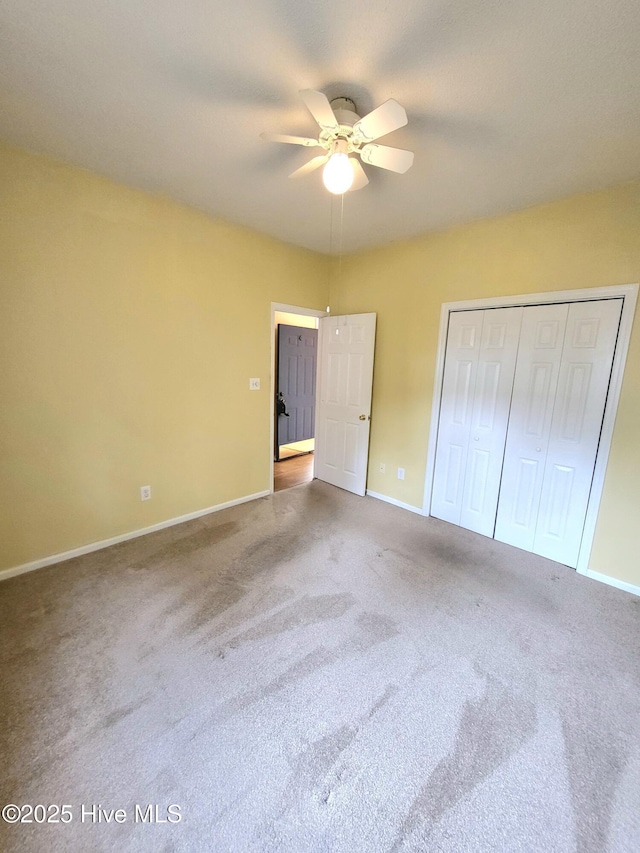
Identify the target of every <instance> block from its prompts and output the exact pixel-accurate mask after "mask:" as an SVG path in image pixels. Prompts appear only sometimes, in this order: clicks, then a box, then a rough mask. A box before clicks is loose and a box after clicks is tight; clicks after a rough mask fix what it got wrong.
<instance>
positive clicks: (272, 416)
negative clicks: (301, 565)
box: [269, 302, 328, 494]
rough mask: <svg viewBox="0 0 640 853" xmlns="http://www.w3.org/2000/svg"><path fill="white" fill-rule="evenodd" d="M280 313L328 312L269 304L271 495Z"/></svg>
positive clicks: (319, 314)
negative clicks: (277, 322) (277, 340)
mask: <svg viewBox="0 0 640 853" xmlns="http://www.w3.org/2000/svg"><path fill="white" fill-rule="evenodd" d="M277 311H281V312H283V313H284V314H299V315H300V316H301V317H318V319H319V318H321V317H327V316H328V311H320V310H319V309H318V308H302V307H301V306H300V305H288V304H286V303H284V302H272V303H271V312H270V318H271V325H270V327H269V328H270V334H271V370H270V374H271V381H270V382H269V424H270V427H269V493H270V494H273V466H274V464H275V463H274V461H273V448H274V442H275V438H276V434H275V423H276V405H275V396H276V336H275V328H276V312H277ZM316 370H317V368H316ZM317 381H318V377H317V376H316V386H317ZM313 431H314V434H315V424H314V425H313Z"/></svg>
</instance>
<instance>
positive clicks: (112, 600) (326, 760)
mask: <svg viewBox="0 0 640 853" xmlns="http://www.w3.org/2000/svg"><path fill="white" fill-rule="evenodd" d="M0 619H1V622H0V624H1V639H0V655H1V657H2V699H1V708H0V711H1V715H2V725H1V731H0V736H1V739H2V743H1V746H2V801H3V804H4V803H15V804H17V805H20V806H21V805H23V804H28V803H31V804H45V805H46V804H68V805H70V806H71V810H70V813H71V818H72V819H71V822H69V823H66V824H65V823H58V824H39V823H36V822H34V823H23V824H17V825H12V826H7V825H6V824H2V823H0V832H1V833H2V838H1V840H0V845H1V847H2V850H3V851H30V853H31V851H58V850H59V851H67V850H68V851H83V853H84V851H112V850H113V851H153V853H156V851H171V850H175V851H215V852H216V853H224V851H242V853H249V851H287V853H289V851H290V853H305V851H331V852H332V853H370V852H371V853H377V852H378V851H448V852H449V851H450V853H464V852H465V851H509V853H515V851H545V853H549V851H577V853H603V851H616V853H617V852H618V851H620V853H622V851H637V850H640V742H639V724H640V653H639V649H640V599H638V598H636V597H634V596H632V595H630V594H627V593H624V592H621V591H619V590H616V589H613V588H611V587H607V586H604V585H602V584H598V583H596V582H595V581H591V580H588V579H586V578H584V577H581V576H579V575H577V574H576V573H575V572H574V571H572V570H570V569H567V568H564V567H562V566H559V565H557V564H555V563H551V562H549V561H547V560H545V559H543V558H540V557H536V556H534V555H531V554H526V553H524V552H521V551H518V550H515V549H513V548H510V547H508V546H506V545H502V544H500V543H498V542H494V541H492V540H489V539H485V538H483V537H481V536H477V535H475V534H472V533H470V532H468V531H465V530H462V529H458V528H455V527H453V526H451V525H448V524H446V523H444V522H439V521H437V520H435V519H424V518H421V517H419V516H417V515H412V514H411V513H408V512H406V511H404V510H401V509H397V508H395V507H392V506H389V505H386V504H383V503H381V502H379V501H375V500H373V499H371V498H365V499H363V498H356V497H354V496H353V495H350V494H347V493H345V492H342V491H340V490H339V489H335V488H333V487H331V486H327V485H326V484H324V483H320V482H318V481H314V482H313V483H310V484H306V485H303V486H299V487H297V488H294V489H291V490H289V491H285V492H279V493H277V494H275V495H272V496H271V497H269V498H263V499H261V500H259V501H255V502H253V503H250V504H245V505H242V506H238V507H234V508H232V509H229V510H225V511H224V512H220V513H217V514H214V515H210V516H208V517H206V518H202V519H199V520H197V521H193V522H189V523H187V524H184V525H181V526H178V527H174V528H171V529H168V530H164V531H161V532H159V533H156V534H153V535H150V536H147V537H144V538H141V539H137V540H132V541H131V542H127V543H123V544H121V545H118V546H115V547H113V548H110V549H107V550H104V551H99V552H96V553H94V554H91V555H87V556H84V557H80V558H77V559H74V560H70V561H68V562H67V563H64V564H59V565H56V566H52V567H50V568H47V569H42V570H40V571H37V572H33V573H31V574H28V575H23V576H20V577H16V578H13V579H11V580H8V581H6V582H4V583H3V584H2V585H0ZM148 804H152V805H157V806H158V817H163V818H165V819H166V816H167V807H168V806H170V805H177V806H180V815H181V820H180V822H179V823H153V824H152V823H148V822H142V821H140V820H138V821H137V822H136V820H135V817H136V813H135V807H136V805H138V806H141V807H142V813H144V811H146V807H147V805H148ZM82 805H84V807H85V821H84V822H83V821H82V809H81V807H82ZM92 805H96V807H97V806H101V807H102V809H103V810H104V813H105V814H108V813H109V810H111V809H123V810H124V814H125V821H124V822H123V823H114V822H113V819H112V822H110V823H105V819H106V818H104V817H103V819H102V820H101V821H100V822H94V818H92V816H91V814H92V813H91V811H90V809H91V806H92ZM174 811H175V810H174ZM24 814H25V812H23V815H24ZM48 814H49V816H54V817H55V812H54V811H50V812H49V813H48ZM94 814H95V815H96V817H95V821H97V819H98V812H97V811H96V812H95V813H94ZM27 816H28V813H27ZM40 816H41V815H40ZM138 817H140V813H139V815H138Z"/></svg>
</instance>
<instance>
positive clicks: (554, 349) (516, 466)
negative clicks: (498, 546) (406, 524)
mask: <svg viewBox="0 0 640 853" xmlns="http://www.w3.org/2000/svg"><path fill="white" fill-rule="evenodd" d="M568 311H569V305H568V304H567V303H566V302H565V303H560V304H557V305H534V306H530V307H528V308H525V310H524V314H523V318H522V331H521V334H520V347H519V351H518V362H517V365H516V372H515V378H514V383H513V397H512V401H511V413H510V416H509V431H508V436H507V443H506V449H505V455H504V466H503V470H502V483H501V488H500V501H499V504H498V514H497V518H496V529H495V538H496V539H498V540H499V541H500V542H506V543H507V544H509V545H515V546H516V547H517V548H523V549H524V550H525V551H532V550H533V540H534V537H535V532H536V524H537V521H538V509H539V506H540V495H541V493H542V479H543V476H544V469H545V461H546V457H547V448H548V445H549V436H550V433H551V418H552V415H553V405H554V401H555V396H556V389H557V386H558V374H559V372H560V360H561V358H562V347H563V343H564V333H565V327H566V323H567V313H568Z"/></svg>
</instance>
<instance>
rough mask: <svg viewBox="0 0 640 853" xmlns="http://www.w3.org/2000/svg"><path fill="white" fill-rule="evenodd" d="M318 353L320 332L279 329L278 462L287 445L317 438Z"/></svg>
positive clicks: (298, 327)
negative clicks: (283, 447) (283, 446)
mask: <svg viewBox="0 0 640 853" xmlns="http://www.w3.org/2000/svg"><path fill="white" fill-rule="evenodd" d="M317 353H318V332H317V330H316V329H306V328H303V327H302V326H286V325H284V324H280V325H279V326H278V352H277V359H278V383H277V387H276V418H277V426H276V459H277V458H278V448H279V447H282V445H283V444H291V443H292V442H294V441H304V440H306V439H309V438H313V437H314V429H315V415H316V411H315V407H316V368H317ZM283 408H284V409H285V410H286V414H284V412H283V411H282V410H283Z"/></svg>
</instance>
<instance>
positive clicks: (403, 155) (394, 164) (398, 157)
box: [360, 142, 413, 175]
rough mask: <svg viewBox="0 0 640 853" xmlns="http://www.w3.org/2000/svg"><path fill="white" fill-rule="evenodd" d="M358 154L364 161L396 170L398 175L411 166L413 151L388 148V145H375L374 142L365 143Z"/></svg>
mask: <svg viewBox="0 0 640 853" xmlns="http://www.w3.org/2000/svg"><path fill="white" fill-rule="evenodd" d="M360 156H361V157H362V160H363V162H364V163H370V164H371V165H372V166H379V167H380V168H381V169H389V171H390V172H398V173H399V174H400V175H403V174H404V173H405V172H406V171H407V170H408V169H410V168H411V167H412V166H413V151H405V150H404V149H402V148H390V147H389V146H388V145H376V143H375V142H374V143H370V144H369V145H365V146H364V148H363V149H362V151H361V152H360Z"/></svg>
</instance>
